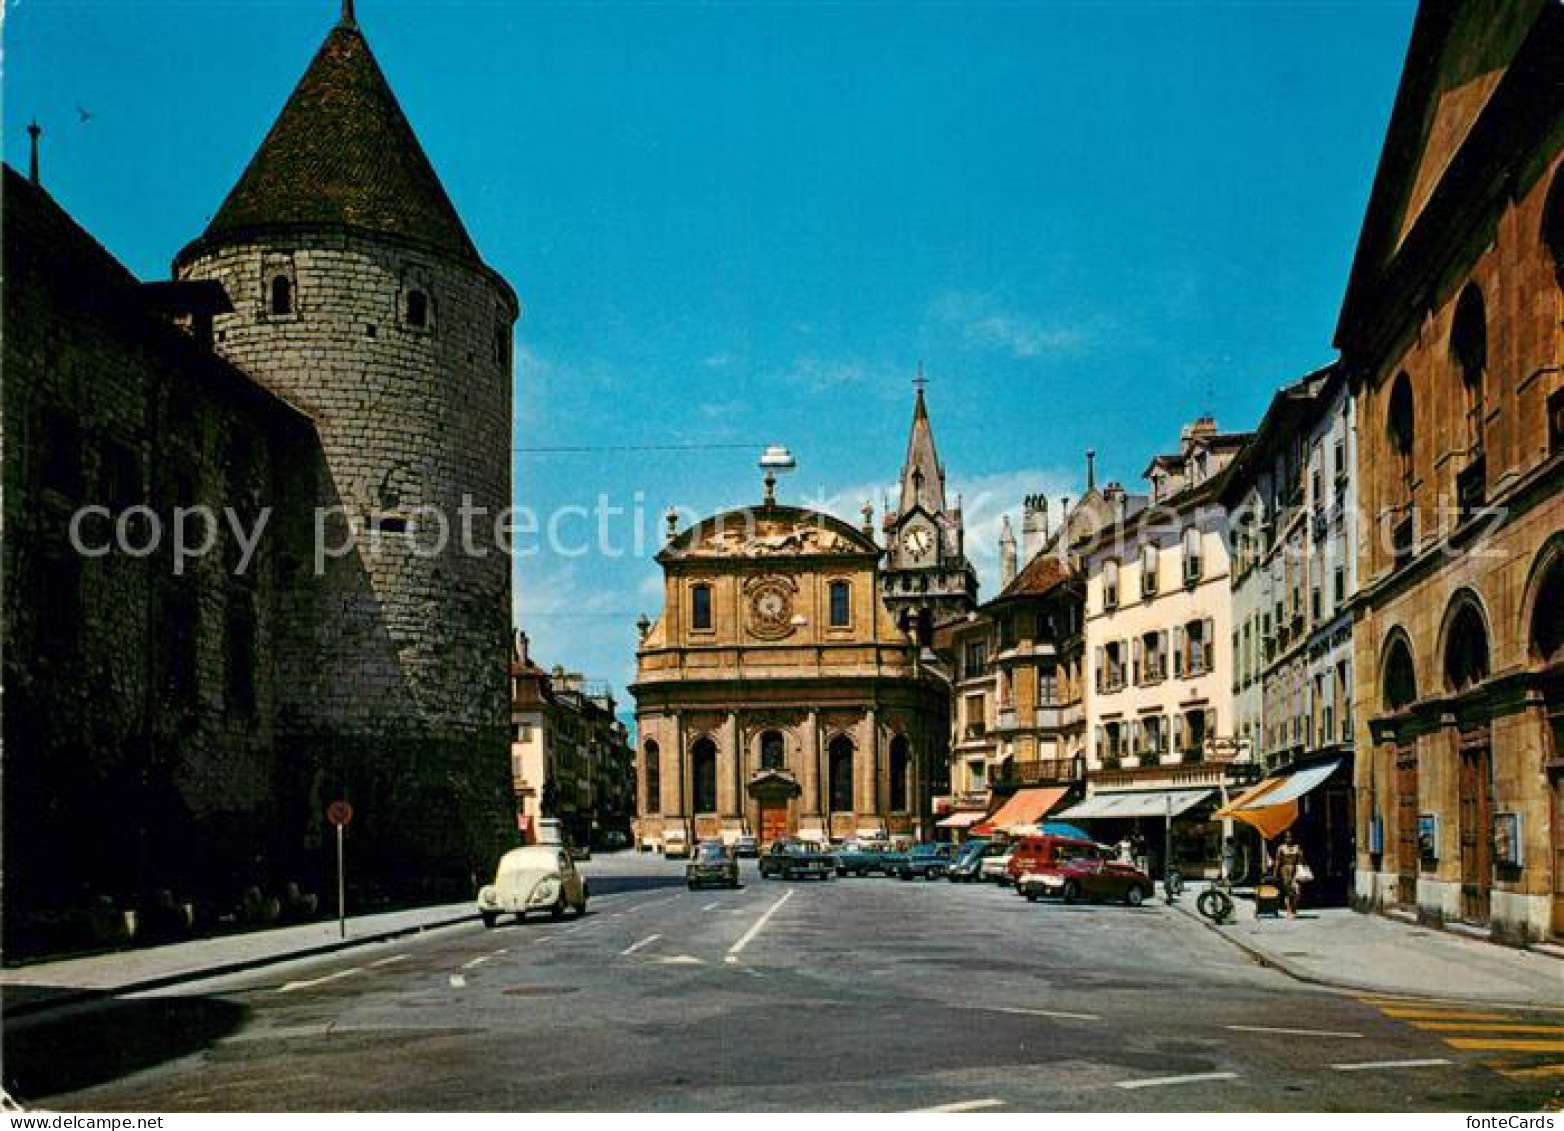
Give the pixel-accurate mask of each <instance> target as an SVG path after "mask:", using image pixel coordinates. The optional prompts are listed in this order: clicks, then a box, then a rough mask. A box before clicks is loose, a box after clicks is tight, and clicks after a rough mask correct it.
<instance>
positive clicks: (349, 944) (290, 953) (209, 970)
mask: <svg viewBox="0 0 1564 1131" xmlns="http://www.w3.org/2000/svg"><path fill="white" fill-rule="evenodd" d="M477 921H478V913H477V912H476V911H468V912H463V913H462V914H460V915H455V916H452V917H451V918H448V919H435V920H431V921H430V922H427V923H419V924H417V925H416V926H407V927H396V928H393V929H387V930H383V931H376V932H375V933H374V934H369V935H360V936H357V937H354V938H349V939H339V940H337V941H336V942H330V943H322V944H320V945H318V946H308V947H303V948H301V949H297V950H286V951H277V952H275V953H272V954H263V955H258V956H256V957H254V958H246V959H241V960H238V961H234V962H224V963H219V964H217V965H214V966H204V967H201V968H200V969H196V970H181V971H180V972H179V973H177V974H163V975H160V976H158V977H156V978H143V979H142V980H141V981H139V982H126V983H124V984H123V985H118V986H112V987H109V988H105V989H93V990H74V991H68V992H66V993H63V994H60V995H59V996H57V997H51V998H47V999H44V1000H41V1001H34V1002H19V1003H17V1004H15V1005H7V1006H6V1007H5V1011H4V1012H5V1015H6V1016H7V1017H30V1016H35V1015H37V1014H40V1013H51V1012H53V1011H54V1010H57V1009H68V1008H70V1007H72V1006H77V1005H83V1004H86V1003H88V1002H94V1001H103V1000H105V999H106V998H114V997H121V996H125V995H129V994H139V993H147V992H149V991H151V990H161V989H166V988H167V987H169V986H177V985H180V984H181V983H184V982H200V981H205V980H206V979H208V978H222V977H226V976H227V975H229V974H242V973H244V972H245V971H246V970H257V969H260V968H262V967H265V966H276V965H278V964H279V963H283V962H292V961H295V960H296V959H300V958H315V957H319V956H321V955H327V954H336V953H338V952H340V951H344V950H352V949H353V948H354V947H359V946H365V945H367V944H369V943H377V942H386V941H387V940H389V939H397V938H403V937H405V936H407V935H421V934H423V933H424V932H425V931H436V930H440V929H442V928H445V927H455V926H460V925H461V924H463V923H468V922H473V923H476V922H477ZM5 988H6V987H4V986H0V991H3V990H4V989H5ZM18 988H20V987H18Z"/></svg>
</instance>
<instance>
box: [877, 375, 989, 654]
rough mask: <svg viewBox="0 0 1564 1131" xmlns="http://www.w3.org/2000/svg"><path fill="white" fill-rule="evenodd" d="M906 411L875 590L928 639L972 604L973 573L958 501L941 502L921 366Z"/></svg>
mask: <svg viewBox="0 0 1564 1131" xmlns="http://www.w3.org/2000/svg"><path fill="white" fill-rule="evenodd" d="M914 384H915V385H916V386H917V389H918V398H917V402H916V403H915V404H914V405H913V409H912V435H911V436H910V437H909V438H908V441H907V460H906V463H905V464H903V465H902V471H901V502H900V506H899V507H898V509H896V510H894V511H890V512H888V513H887V514H886V516H885V532H886V535H887V542H886V549H885V559H886V560H885V569H884V570H883V571H882V573H881V585H882V589H881V592H882V594H883V596H884V598H885V604H886V606H887V607H888V608H889V609H890V610H891V612H892V613H893V614H894V615H895V617H896V619H897V623H898V624H900V625H901V626H902V627H903V629H905V630H908V631H916V633H917V635H918V639H919V640H920V641H921V642H922V643H925V644H926V643H928V642H929V641H930V639H931V638H932V634H933V631H934V628H935V627H936V626H937V625H941V624H945V623H947V622H949V621H953V620H960V619H962V618H964V617H965V616H966V615H967V614H968V613H969V612H971V611H972V610H973V608H975V607H976V605H977V571H975V570H974V569H973V568H972V564H971V563H970V562H968V561H967V558H966V552H965V548H964V541H965V531H964V529H963V526H962V518H961V505H960V501H959V500H958V501H957V505H956V506H954V507H950V506H947V505H946V502H945V468H944V467H943V466H942V465H941V464H940V462H939V455H938V454H937V453H936V452H935V450H934V430H933V428H932V427H931V426H930V424H929V409H928V405H927V404H926V403H925V401H924V396H923V388H924V386H925V385H926V384H928V382H927V380H926V379H925V378H924V376H923V370H922V368H921V367H920V368H919V370H918V378H917V380H916V381H915V382H914Z"/></svg>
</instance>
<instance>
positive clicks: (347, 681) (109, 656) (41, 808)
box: [5, 8, 518, 946]
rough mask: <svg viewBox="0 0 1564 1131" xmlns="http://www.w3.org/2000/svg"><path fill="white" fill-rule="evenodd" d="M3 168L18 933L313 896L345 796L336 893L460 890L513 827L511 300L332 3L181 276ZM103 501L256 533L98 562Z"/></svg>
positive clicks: (11, 893) (111, 507)
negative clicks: (333, 814) (178, 908)
mask: <svg viewBox="0 0 1564 1131" xmlns="http://www.w3.org/2000/svg"><path fill="white" fill-rule="evenodd" d="M6 182H7V183H6V190H7V192H6V204H7V207H6V225H5V238H6V257H7V262H8V272H7V280H6V282H7V303H6V309H5V348H6V356H5V361H6V387H5V474H6V488H7V489H6V504H5V505H6V522H7V528H8V534H9V536H8V538H7V540H6V548H5V550H6V574H7V578H8V585H7V592H6V602H7V608H6V614H7V626H8V644H9V645H10V646H9V647H8V648H7V650H6V661H5V662H6V670H5V679H6V693H7V711H6V714H5V745H6V750H7V782H6V786H7V788H6V791H5V804H6V821H5V829H6V854H5V866H6V888H7V897H8V899H7V904H8V907H7V909H8V915H7V921H6V922H7V929H8V932H11V933H12V937H15V929H22V930H24V931H25V930H26V924H27V923H28V922H30V916H31V915H32V913H33V912H34V911H36V912H37V916H36V917H37V918H38V919H39V921H40V922H43V921H44V920H47V919H48V917H49V916H50V915H52V914H55V913H56V912H58V913H59V914H60V915H68V913H69V912H70V910H71V909H72V908H78V907H80V906H81V905H82V904H83V903H84V902H90V901H91V900H93V899H95V898H98V897H104V898H108V899H112V900H115V901H119V902H124V903H132V904H133V903H135V902H137V901H144V900H147V899H149V898H153V897H154V895H155V896H156V897H157V898H159V899H163V898H164V896H165V895H167V896H168V897H169V898H174V899H178V900H180V901H182V902H189V903H192V904H194V905H195V906H196V907H197V909H198V914H199V913H204V912H205V911H207V910H208V909H210V910H212V913H213V914H220V913H221V908H222V907H223V906H225V905H226V904H229V903H231V902H232V901H233V900H235V899H237V897H238V895H239V892H240V891H241V890H242V889H244V888H247V887H251V886H254V887H257V888H261V889H263V890H265V889H271V890H275V889H279V888H281V887H282V886H283V885H284V883H285V882H294V883H297V884H299V885H301V886H302V887H304V888H316V889H318V888H319V886H320V885H321V884H322V883H323V881H324V879H325V877H326V875H327V874H328V871H329V853H328V852H327V851H326V849H327V847H329V838H327V837H326V836H325V833H326V832H327V831H329V830H326V829H324V828H323V826H324V819H323V815H322V814H323V810H324V808H325V806H326V804H327V803H328V802H330V801H332V800H334V799H336V798H346V799H348V800H350V801H351V802H352V803H353V804H354V807H355V810H356V816H355V819H354V823H353V825H352V828H351V830H350V833H349V835H350V838H351V840H352V841H353V843H354V846H355V849H356V855H357V858H358V860H359V861H360V866H359V868H358V869H357V874H356V875H355V876H354V877H353V879H354V887H355V894H358V895H361V896H363V897H366V898H367V897H372V896H379V897H386V898H397V899H407V898H420V897H426V896H435V895H444V896H454V895H459V894H463V893H466V892H468V891H469V889H470V885H471V882H472V879H473V877H474V875H475V874H478V873H481V872H484V871H487V870H488V868H489V867H491V866H492V862H493V858H494V855H495V853H496V852H497V851H498V850H499V849H500V847H501V846H503V845H504V844H505V843H508V842H509V841H511V840H513V839H514V824H513V822H512V821H511V820H510V818H509V817H508V813H507V810H508V805H507V801H506V798H507V794H508V792H509V790H508V783H507V774H506V766H507V751H508V733H509V729H508V724H507V718H508V702H509V696H508V688H507V681H506V674H505V659H506V656H507V654H508V629H509V609H510V581H509V577H510V572H509V558H508V552H507V550H506V548H505V546H504V545H503V544H501V543H497V541H496V539H495V538H494V536H493V530H492V523H493V522H494V519H495V517H496V516H498V515H499V514H500V512H501V511H503V510H504V509H505V508H506V507H507V506H508V504H509V496H510V489H509V468H510V458H509V443H510V439H509V438H510V415H511V414H510V367H511V358H510V336H511V329H512V325H513V323H514V321H515V318H516V317H517V313H518V307H517V303H516V300H515V297H514V295H513V294H512V292H511V290H510V288H509V287H508V286H507V285H506V284H505V283H504V282H503V280H501V279H500V278H499V277H498V276H497V275H495V274H494V272H493V271H492V270H490V269H489V268H488V267H486V266H485V265H484V264H483V263H482V261H481V259H480V258H479V257H478V255H477V252H476V251H475V250H474V248H473V245H472V242H471V240H470V239H469V238H468V236H467V234H466V232H465V230H464V229H463V228H462V225H461V221H460V219H459V217H458V216H457V215H456V212H455V210H454V208H453V207H452V206H451V203H450V200H449V198H448V197H447V196H446V195H445V192H444V189H443V188H442V187H441V186H440V183H439V180H438V178H437V176H436V175H435V173H434V171H433V169H432V168H431V167H430V166H429V163H428V160H427V158H426V157H425V156H424V154H423V152H422V149H421V148H420V147H419V145H418V142H417V139H416V138H415V137H414V135H413V133H412V130H411V128H410V126H409V125H408V123H407V120H406V118H405V117H404V116H403V114H402V111H401V109H400V108H399V106H398V105H397V103H396V99H395V97H394V95H393V94H392V93H391V91H390V88H389V86H388V84H387V83H386V81H385V77H384V75H383V74H382V73H381V72H380V70H379V67H378V65H377V64H376V63H375V60H374V58H373V56H372V54H371V53H370V51H369V48H368V45H367V43H366V42H365V40H364V37H363V35H362V33H361V32H360V30H359V28H358V27H357V25H356V23H355V22H354V21H353V19H352V17H351V10H350V8H349V10H348V12H347V13H346V14H345V15H344V18H343V20H342V22H341V23H340V24H339V25H338V26H337V27H335V28H334V29H333V30H332V31H331V32H330V34H329V35H328V36H327V38H326V40H325V42H324V44H323V45H322V47H321V49H320V51H319V53H318V54H317V55H316V57H315V59H314V60H313V62H312V63H311V64H310V67H309V69H308V71H307V72H306V74H305V76H304V78H303V79H302V80H301V81H300V83H299V85H298V87H297V88H296V89H295V91H294V93H293V95H292V96H291V97H290V99H289V101H288V103H287V105H286V107H285V108H284V110H283V112H282V115H281V116H280V117H279V119H278V120H277V122H276V124H275V125H274V126H273V128H272V130H271V132H270V133H269V134H268V136H267V138H266V140H265V142H264V143H263V144H262V145H261V147H260V149H259V151H258V152H257V153H256V155H255V157H254V159H253V160H252V161H251V163H250V165H249V167H248V168H247V170H246V171H245V173H244V175H243V176H242V177H241V178H240V181H239V183H238V184H237V185H236V186H235V188H234V189H233V191H232V192H231V193H230V194H229V196H228V198H227V199H226V200H225V202H224V203H223V205H222V207H221V208H219V209H218V211H217V212H216V214H215V215H214V217H213V219H212V221H211V224H210V226H209V227H208V229H207V231H206V232H205V233H204V234H203V235H202V236H201V237H200V238H199V239H197V240H196V241H195V242H194V243H192V244H191V245H190V246H189V247H187V248H186V249H185V250H184V251H183V252H181V253H180V255H179V257H178V259H177V260H176V264H175V279H174V281H172V282H169V283H156V284H142V283H138V282H137V281H136V280H135V279H134V278H133V277H131V276H130V275H129V273H128V272H126V271H125V270H124V268H122V267H121V266H120V265H119V264H117V263H116V262H114V261H113V259H112V258H111V257H110V256H109V255H108V254H107V253H106V252H104V251H103V249H102V248H100V247H99V246H98V245H97V244H95V243H94V242H93V241H92V239H91V237H90V236H88V235H87V234H86V233H85V232H83V231H81V229H80V228H78V227H77V226H76V225H75V224H74V223H73V222H72V221H70V219H69V217H67V216H66V215H65V214H64V212H63V211H61V210H60V209H59V207H58V205H56V204H55V203H54V202H53V201H52V200H51V199H50V198H49V197H48V195H47V194H46V193H44V192H43V191H42V190H41V189H40V188H39V187H38V186H36V185H32V184H28V183H26V182H25V181H23V180H22V179H21V178H20V177H18V176H17V175H16V174H14V173H12V172H10V171H9V170H8V171H7V173H6ZM464 503H465V504H466V505H467V507H468V509H469V510H471V511H474V512H476V511H477V509H478V508H482V511H483V513H484V514H485V515H486V521H487V522H488V523H489V524H490V525H489V526H488V527H487V528H485V527H484V526H482V525H481V522H482V521H483V520H479V521H478V523H477V524H476V525H477V530H476V533H475V535H474V538H473V539H472V542H473V544H474V545H475V546H476V547H478V551H477V552H474V553H468V552H465V548H464V545H463V543H462V541H461V539H460V537H459V533H460V532H459V528H458V527H457V525H456V524H457V523H458V521H459V517H460V515H461V514H462V508H463V505H464ZM89 504H97V505H101V506H103V507H106V508H107V514H108V515H109V516H110V519H119V518H121V516H127V515H128V516H129V517H128V518H127V519H126V528H127V529H129V530H131V531H132V532H133V533H134V534H135V535H136V538H137V544H140V542H139V539H140V537H141V535H142V534H143V533H144V532H145V531H144V528H145V529H150V527H151V525H152V522H153V519H151V518H148V517H146V514H142V513H138V512H136V511H135V509H134V508H138V507H148V508H150V512H147V513H150V514H151V515H153V516H156V520H157V521H160V522H162V523H164V524H167V523H168V522H169V521H170V520H171V518H172V516H173V513H174V509H175V508H176V507H187V508H188V507H191V506H198V505H199V506H207V507H212V508H215V510H216V513H218V514H219V515H220V516H221V515H223V514H225V513H226V512H225V510H224V508H227V509H228V510H231V511H232V513H233V514H234V515H235V516H236V517H237V519H238V520H239V526H240V528H241V529H243V530H244V531H246V532H253V531H254V530H255V529H256V526H257V523H258V522H260V521H261V519H262V518H263V516H264V520H265V526H264V527H263V528H261V532H260V537H259V540H258V541H257V543H256V546H255V549H254V552H253V555H252V556H251V557H250V558H249V559H248V560H246V559H245V558H244V542H243V540H242V539H239V538H236V537H233V536H232V534H231V533H230V531H229V530H228V529H226V528H223V527H220V530H219V541H218V543H217V550H216V551H214V552H213V553H210V554H206V555H204V556H201V557H200V558H199V559H196V560H193V561H190V562H183V563H182V562H177V561H175V560H173V559H171V558H170V557H169V555H168V554H167V553H157V554H153V555H151V556H138V555H137V554H135V553H133V552H132V553H125V552H120V551H118V550H116V551H112V552H110V553H107V554H104V555H102V556H87V557H84V556H83V555H81V554H76V553H73V552H71V551H70V549H69V547H68V539H67V534H68V530H67V528H68V526H69V522H70V518H71V515H72V514H73V513H75V510H76V508H78V507H81V506H85V505H89ZM437 514H438V515H439V517H440V518H441V519H443V520H445V521H449V522H450V523H451V524H452V539H451V542H450V543H449V544H448V545H447V546H446V547H445V548H444V549H443V550H440V551H438V552H433V551H431V546H432V540H430V539H428V536H429V535H430V534H431V533H432V529H433V528H434V527H435V525H436V523H437V519H436V515H437ZM105 526H112V522H103V521H100V522H99V523H98V525H96V526H91V527H88V528H87V529H88V531H89V533H95V534H102V533H103V532H104V528H105ZM165 545H166V543H165ZM241 565H244V566H245V568H242V569H241V568H240V567H241ZM73 814H75V815H80V816H81V817H83V818H88V817H90V819H85V820H70V819H64V818H68V817H69V816H70V815H73ZM84 860H90V861H92V866H91V867H84V866H83V861H84ZM105 862H107V863H105ZM84 877H90V880H88V879H84ZM83 883H90V884H91V885H92V890H91V891H83V890H80V888H81V885H82V884H83ZM40 931H42V932H43V933H42V934H38V935H35V936H34V937H35V939H36V940H37V941H38V943H39V945H41V946H48V945H51V943H50V941H49V940H48V939H46V938H44V937H43V936H44V935H45V934H47V933H48V931H47V929H46V928H40ZM24 944H25V940H24Z"/></svg>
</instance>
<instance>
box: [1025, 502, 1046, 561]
mask: <svg viewBox="0 0 1564 1131" xmlns="http://www.w3.org/2000/svg"><path fill="white" fill-rule="evenodd" d="M1047 542H1048V496H1047V495H1028V496H1027V497H1026V499H1025V502H1024V504H1023V507H1022V511H1021V553H1022V555H1023V560H1025V561H1028V562H1029V561H1031V560H1032V559H1033V558H1035V557H1036V556H1037V555H1038V553H1039V552H1040V551H1041V550H1042V548H1043V546H1044V545H1045V544H1046V543H1047Z"/></svg>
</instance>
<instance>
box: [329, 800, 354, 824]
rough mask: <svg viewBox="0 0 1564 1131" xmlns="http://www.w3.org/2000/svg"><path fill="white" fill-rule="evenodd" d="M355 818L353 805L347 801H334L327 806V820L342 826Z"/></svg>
mask: <svg viewBox="0 0 1564 1131" xmlns="http://www.w3.org/2000/svg"><path fill="white" fill-rule="evenodd" d="M352 819H353V806H351V805H349V804H348V803H347V802H346V801H333V802H332V803H331V804H330V805H328V806H326V820H328V821H330V822H331V823H332V824H334V825H336V826H337V827H338V828H341V827H342V826H343V825H345V824H347V823H348V822H349V821H351V820H352Z"/></svg>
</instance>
